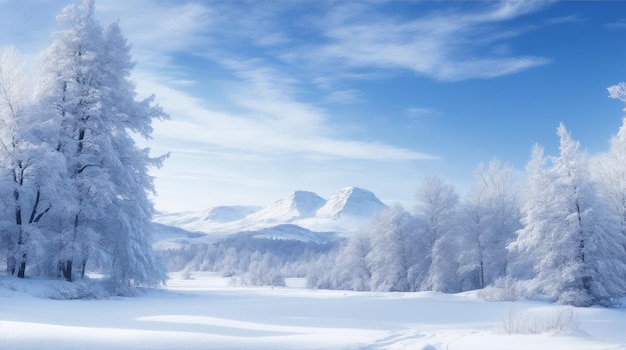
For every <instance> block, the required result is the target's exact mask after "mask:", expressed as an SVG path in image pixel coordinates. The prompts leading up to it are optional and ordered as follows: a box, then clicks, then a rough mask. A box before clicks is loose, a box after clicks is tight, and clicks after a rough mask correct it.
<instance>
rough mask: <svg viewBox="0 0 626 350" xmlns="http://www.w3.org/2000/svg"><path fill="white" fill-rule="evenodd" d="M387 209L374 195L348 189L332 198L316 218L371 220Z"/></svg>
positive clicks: (318, 212)
mask: <svg viewBox="0 0 626 350" xmlns="http://www.w3.org/2000/svg"><path fill="white" fill-rule="evenodd" d="M386 207H387V206H386V205H384V204H383V203H382V202H381V201H380V199H378V197H376V195H375V194H374V193H372V192H370V191H368V190H364V189H362V188H358V187H346V188H343V189H341V190H339V191H338V192H337V193H335V194H334V195H333V196H332V197H330V199H329V200H328V201H327V202H326V204H325V205H324V206H323V207H321V208H320V209H319V210H318V211H317V213H316V216H318V217H324V218H339V217H344V216H358V217H367V218H370V217H371V216H372V215H374V214H375V213H378V212H380V211H382V210H384V209H385V208H386Z"/></svg>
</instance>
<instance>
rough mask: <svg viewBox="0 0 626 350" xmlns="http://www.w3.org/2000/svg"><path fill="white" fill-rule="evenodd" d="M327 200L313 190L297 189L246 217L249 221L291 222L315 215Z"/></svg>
mask: <svg viewBox="0 0 626 350" xmlns="http://www.w3.org/2000/svg"><path fill="white" fill-rule="evenodd" d="M325 203H326V200H324V198H322V197H320V196H318V195H317V194H315V193H313V192H308V191H295V192H294V193H292V194H291V195H289V196H288V197H287V198H284V199H281V200H279V201H277V202H276V203H274V204H272V205H271V206H269V207H267V208H265V209H262V210H260V211H258V212H256V213H254V214H251V215H249V216H247V217H246V218H245V220H246V221H248V222H260V223H268V224H277V223H281V224H282V223H290V222H293V221H295V220H298V219H305V218H310V217H313V216H315V213H316V212H317V210H318V209H320V208H321V207H322V206H324V204H325Z"/></svg>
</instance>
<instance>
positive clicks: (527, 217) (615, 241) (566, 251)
mask: <svg viewBox="0 0 626 350" xmlns="http://www.w3.org/2000/svg"><path fill="white" fill-rule="evenodd" d="M557 133H558V136H559V138H560V146H559V151H560V153H559V156H558V157H552V158H551V166H550V167H549V168H547V169H545V168H543V167H542V166H541V164H542V162H543V156H542V154H541V152H540V151H538V150H535V151H534V152H533V158H532V159H531V162H530V163H529V166H528V170H529V180H528V184H527V193H526V195H525V203H524V206H523V220H522V223H523V225H524V227H523V228H522V229H521V230H519V231H518V232H517V234H518V238H517V241H516V242H514V243H513V244H512V245H511V247H512V248H513V249H514V250H516V251H518V252H519V253H520V255H519V256H520V258H521V259H522V261H523V262H524V263H525V264H526V265H528V266H532V267H533V271H534V276H533V277H532V279H531V282H532V286H533V288H534V291H535V292H536V293H539V294H542V295H545V296H547V297H549V298H551V299H553V300H556V301H558V302H559V303H565V304H572V305H579V306H586V305H592V304H596V303H599V304H610V303H611V302H612V300H613V299H614V298H617V297H621V296H623V295H624V291H626V283H625V281H624V272H625V271H626V265H625V262H624V250H623V238H622V237H621V234H620V233H619V231H618V230H617V225H616V222H615V220H613V218H612V217H611V216H610V215H608V211H607V210H606V209H605V207H604V206H603V203H602V201H601V200H600V199H599V196H598V192H597V188H596V186H595V184H594V183H593V181H591V179H590V177H589V166H588V159H587V156H586V155H585V154H584V153H582V152H581V151H580V150H579V144H578V142H576V141H574V140H573V139H572V138H571V136H570V134H569V132H568V131H567V130H566V129H565V127H564V126H563V124H560V125H559V127H558V129H557Z"/></svg>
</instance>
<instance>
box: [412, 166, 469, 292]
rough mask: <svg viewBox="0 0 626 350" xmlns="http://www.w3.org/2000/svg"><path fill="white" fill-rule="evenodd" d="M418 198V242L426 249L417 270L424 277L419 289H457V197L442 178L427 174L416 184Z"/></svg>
mask: <svg viewBox="0 0 626 350" xmlns="http://www.w3.org/2000/svg"><path fill="white" fill-rule="evenodd" d="M417 200H418V205H417V210H416V216H417V218H418V220H420V221H421V225H420V226H421V228H420V238H421V239H420V244H421V245H423V247H424V251H425V253H424V254H422V261H420V262H419V264H418V266H419V268H418V271H417V274H418V275H420V276H424V278H423V280H422V283H421V288H420V289H421V290H436V291H442V292H454V291H458V290H459V289H460V286H459V278H458V274H457V269H458V258H459V251H458V236H457V235H456V232H455V231H454V225H455V221H456V217H457V213H456V209H457V208H456V207H457V204H458V202H459V196H458V194H457V193H456V191H455V190H454V187H453V186H452V185H450V184H447V183H446V182H445V181H444V180H443V179H442V178H440V177H428V178H426V179H424V181H423V182H422V183H421V184H420V186H419V187H418V190H417Z"/></svg>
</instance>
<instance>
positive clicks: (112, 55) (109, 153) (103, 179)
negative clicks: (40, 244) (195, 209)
mask: <svg viewBox="0 0 626 350" xmlns="http://www.w3.org/2000/svg"><path fill="white" fill-rule="evenodd" d="M93 11H94V2H93V1H92V0H85V1H84V2H83V3H82V4H81V5H78V6H77V5H70V6H68V7H66V8H65V9H64V10H63V12H62V13H61V15H60V16H59V21H60V22H61V23H62V24H64V25H66V26H67V29H65V30H63V31H60V32H59V33H57V38H56V40H55V41H54V43H53V44H52V46H51V47H50V48H49V49H48V50H47V51H46V52H45V53H44V54H43V57H42V61H43V62H44V65H43V68H42V71H41V74H40V80H39V86H38V99H39V102H40V104H41V105H42V110H46V111H47V112H48V115H47V117H48V118H49V119H50V120H53V121H54V123H55V124H56V125H57V134H56V135H53V136H50V138H51V139H56V147H57V149H58V151H59V152H60V153H61V154H63V155H64V157H65V159H66V160H67V172H68V181H69V186H68V188H67V189H66V191H65V196H64V198H63V200H65V201H66V202H68V203H69V205H68V206H67V207H68V208H69V210H68V214H67V215H66V217H65V218H63V220H62V226H61V229H60V231H59V232H58V238H57V243H58V246H59V250H58V264H59V269H60V272H61V273H62V275H63V277H64V278H65V279H67V280H71V279H72V278H73V277H74V276H75V275H83V274H84V272H85V268H86V266H87V263H88V261H89V259H90V258H93V259H94V260H95V261H93V263H94V264H97V265H98V266H99V267H100V268H101V269H102V270H103V271H105V272H106V273H108V274H109V275H110V276H111V278H112V279H113V280H114V281H115V282H117V283H118V284H120V285H125V284H128V283H131V282H132V283H137V284H158V283H160V282H162V281H163V280H164V279H165V274H164V272H163V269H162V267H161V266H160V265H159V264H158V263H157V261H156V260H155V259H154V257H153V255H152V249H151V243H150V242H151V238H150V225H151V224H150V220H151V216H152V212H153V209H152V204H151V203H150V201H149V199H148V194H149V193H150V192H151V191H153V184H152V178H151V177H150V176H149V175H148V173H147V171H148V168H149V167H150V166H159V165H160V163H161V161H162V159H159V158H151V157H150V156H149V153H148V150H142V149H139V148H138V147H137V146H136V144H135V142H134V140H133V138H132V135H140V136H142V137H146V138H148V137H150V133H151V131H152V128H151V122H152V120H153V119H155V118H165V117H166V115H165V114H164V113H163V112H162V110H161V109H160V108H159V107H158V106H157V107H155V106H153V104H152V101H153V97H149V98H148V99H145V100H143V101H137V100H135V97H136V93H135V87H134V84H133V83H132V82H131V81H130V80H129V76H130V72H131V70H132V68H133V66H134V63H133V62H132V61H131V58H130V47H129V45H128V44H127V43H126V40H125V39H124V38H123V36H122V34H121V31H120V29H119V25H118V24H117V23H113V24H111V25H110V26H108V27H107V28H105V29H103V28H102V27H101V26H100V25H99V24H98V22H97V21H96V20H95V19H94V18H93Z"/></svg>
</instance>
